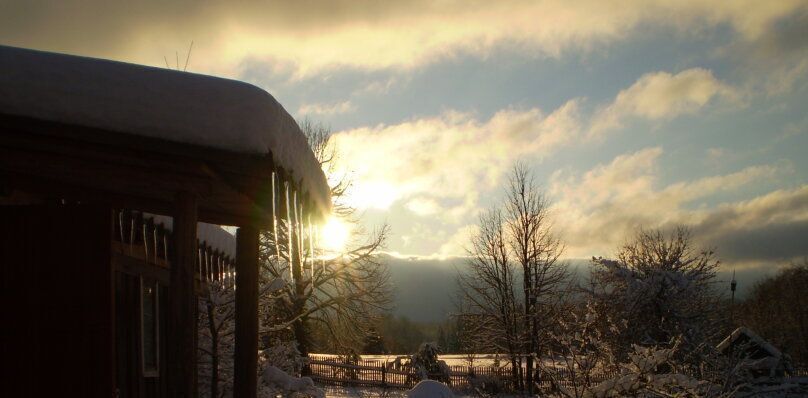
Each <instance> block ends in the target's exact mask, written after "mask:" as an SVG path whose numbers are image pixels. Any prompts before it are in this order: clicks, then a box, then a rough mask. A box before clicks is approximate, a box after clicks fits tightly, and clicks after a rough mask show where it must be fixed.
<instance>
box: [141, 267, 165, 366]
mask: <svg viewBox="0 0 808 398" xmlns="http://www.w3.org/2000/svg"><path fill="white" fill-rule="evenodd" d="M158 287H159V285H158V284H157V281H156V280H152V279H147V278H143V277H141V278H140V339H141V345H140V346H141V350H142V356H141V358H142V359H143V362H142V363H143V376H144V377H157V376H159V375H160V318H159V308H160V306H159V302H160V301H159V300H160V296H159V292H158Z"/></svg>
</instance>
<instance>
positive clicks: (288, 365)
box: [258, 340, 325, 398]
mask: <svg viewBox="0 0 808 398" xmlns="http://www.w3.org/2000/svg"><path fill="white" fill-rule="evenodd" d="M305 364H306V358H304V357H303V356H301V355H300V352H299V351H298V350H297V343H296V342H294V341H280V340H275V341H273V342H272V344H270V346H269V347H267V348H266V349H265V350H263V351H262V352H261V354H260V355H259V356H258V368H259V372H260V375H261V378H260V382H259V383H258V397H265V398H270V397H271V398H275V397H276V396H278V395H282V396H284V397H324V396H325V394H324V393H323V391H322V390H320V389H318V388H316V387H315V386H314V382H313V381H312V379H311V378H310V377H295V375H299V374H300V371H301V370H302V369H303V367H304V366H305Z"/></svg>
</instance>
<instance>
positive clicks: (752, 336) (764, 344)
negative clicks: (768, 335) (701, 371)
mask: <svg viewBox="0 0 808 398" xmlns="http://www.w3.org/2000/svg"><path fill="white" fill-rule="evenodd" d="M741 335H744V336H746V337H747V338H748V339H749V341H751V342H753V343H755V344H757V345H758V347H760V348H761V349H763V350H765V351H766V352H767V353H768V354H769V355H771V356H772V357H775V358H780V357H781V356H782V353H781V352H780V350H778V349H777V348H776V347H775V346H773V345H771V343H769V342H768V341H766V340H764V339H763V338H762V337H760V336H758V335H757V334H756V333H755V332H753V331H752V330H750V329H749V328H746V327H744V326H741V327H739V328H737V329H735V330H734V331H733V332H732V333H731V334H730V335H729V336H727V337H726V338H725V339H724V340H723V341H721V342H720V343H718V345H717V346H716V348H717V349H718V351H724V350H726V349H727V348H729V346H730V345H731V344H732V342H734V341H735V340H737V339H738V337H741Z"/></svg>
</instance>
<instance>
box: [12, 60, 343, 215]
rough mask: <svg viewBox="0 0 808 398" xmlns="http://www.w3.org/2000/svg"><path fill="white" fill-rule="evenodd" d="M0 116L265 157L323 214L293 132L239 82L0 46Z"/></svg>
mask: <svg viewBox="0 0 808 398" xmlns="http://www.w3.org/2000/svg"><path fill="white" fill-rule="evenodd" d="M0 113H5V114H9V115H17V116H26V117H32V118H37V119H42V120H47V121H54V122H61V123H67V124H74V125H81V126H88V127H94V128H101V129H106V130H110V131H118V132H122V133H129V134H135V135H141V136H148V137H153V138H160V139H165V140H169V141H176V142H182V143H187V144H196V145H202V146H206V147H212V148H217V149H223V150H227V151H233V152H241V153H248V154H257V155H265V154H267V153H271V154H272V157H273V159H274V161H275V162H276V163H277V164H278V165H279V166H281V167H283V168H284V169H285V170H286V171H287V172H291V174H292V177H293V179H295V180H296V182H298V183H300V185H301V188H302V190H303V191H304V192H307V193H308V194H309V196H310V197H311V199H312V200H313V201H314V203H316V204H317V205H318V206H319V207H320V208H322V209H324V211H328V210H330V208H331V200H330V190H329V187H328V184H327V182H326V179H325V175H324V174H323V172H322V170H321V168H320V165H319V163H318V162H317V159H316V158H315V157H314V154H313V153H312V151H311V150H310V148H309V145H308V143H307V142H306V138H305V136H304V135H303V134H302V132H301V130H300V127H299V126H298V125H297V123H296V122H295V120H294V119H293V118H292V116H290V115H289V113H287V112H286V110H285V109H284V108H283V106H281V105H280V104H279V103H278V102H277V101H276V100H275V98H273V97H272V95H270V94H269V93H267V92H266V91H264V90H262V89H260V88H258V87H255V86H253V85H251V84H247V83H244V82H240V81H235V80H228V79H222V78H217V77H212V76H205V75H199V74H194V73H187V72H180V71H175V70H170V69H163V68H153V67H148V66H142V65H134V64H128V63H122V62H115V61H109V60H101V59H95V58H86V57H78V56H72V55H65V54H57V53H48V52H42V51H35V50H28V49H21V48H15V47H7V46H0Z"/></svg>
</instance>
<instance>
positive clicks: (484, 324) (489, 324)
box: [458, 209, 522, 389]
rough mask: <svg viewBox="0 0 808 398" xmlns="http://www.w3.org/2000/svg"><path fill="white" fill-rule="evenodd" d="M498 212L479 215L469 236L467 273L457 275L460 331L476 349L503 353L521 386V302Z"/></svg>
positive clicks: (518, 386)
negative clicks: (477, 228) (470, 237)
mask: <svg viewBox="0 0 808 398" xmlns="http://www.w3.org/2000/svg"><path fill="white" fill-rule="evenodd" d="M504 223H505V220H504V219H503V216H502V212H501V211H500V210H497V209H494V210H490V211H489V212H487V213H485V214H483V215H481V216H480V220H479V224H478V225H479V232H478V233H477V234H475V235H474V236H473V237H472V239H471V248H470V249H469V251H468V254H469V260H468V262H467V266H468V270H467V273H461V274H459V276H458V284H459V286H460V294H461V299H460V305H461V308H460V312H461V315H460V316H461V317H462V319H463V323H462V327H463V328H464V330H463V335H465V336H467V337H468V336H472V337H471V338H472V339H474V340H475V341H476V343H474V342H471V341H466V345H469V346H472V347H474V348H478V349H484V350H494V351H495V352H504V353H507V354H508V356H509V358H510V361H511V371H512V376H513V379H514V380H516V381H517V384H519V385H517V388H519V389H521V380H522V373H521V370H522V366H521V358H522V357H521V355H520V354H521V344H520V340H519V335H520V330H521V327H522V325H521V322H520V319H521V308H520V307H521V305H520V303H519V302H518V301H517V298H516V291H517V290H516V287H515V284H514V282H515V274H516V269H515V267H514V266H513V263H512V262H511V261H510V258H509V252H508V243H507V237H506V232H505V226H504Z"/></svg>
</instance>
